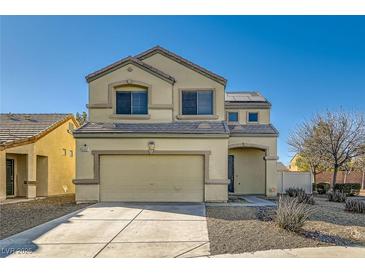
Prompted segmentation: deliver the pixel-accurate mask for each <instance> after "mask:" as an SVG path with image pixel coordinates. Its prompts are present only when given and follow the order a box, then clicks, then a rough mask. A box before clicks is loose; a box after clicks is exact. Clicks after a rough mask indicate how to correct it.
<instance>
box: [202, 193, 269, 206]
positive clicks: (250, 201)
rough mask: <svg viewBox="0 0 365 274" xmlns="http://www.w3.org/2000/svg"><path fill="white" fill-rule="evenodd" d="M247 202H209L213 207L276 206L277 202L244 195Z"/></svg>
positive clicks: (208, 204)
mask: <svg viewBox="0 0 365 274" xmlns="http://www.w3.org/2000/svg"><path fill="white" fill-rule="evenodd" d="M242 198H243V199H244V200H245V201H246V202H243V203H242V202H227V203H207V204H206V205H207V206H211V207H276V203H274V202H272V201H269V200H266V199H261V198H258V197H256V196H253V195H242Z"/></svg>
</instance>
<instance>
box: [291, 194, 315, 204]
mask: <svg viewBox="0 0 365 274" xmlns="http://www.w3.org/2000/svg"><path fill="white" fill-rule="evenodd" d="M296 199H297V202H298V203H305V204H309V205H314V204H315V202H314V198H313V195H312V194H307V193H305V192H299V193H298V195H297V197H296Z"/></svg>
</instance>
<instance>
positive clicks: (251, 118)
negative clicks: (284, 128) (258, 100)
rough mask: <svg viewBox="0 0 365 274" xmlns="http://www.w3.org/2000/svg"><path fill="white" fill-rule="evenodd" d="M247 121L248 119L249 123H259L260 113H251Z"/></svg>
mask: <svg viewBox="0 0 365 274" xmlns="http://www.w3.org/2000/svg"><path fill="white" fill-rule="evenodd" d="M247 119H248V122H249V123H258V122H259V113H258V112H249V113H248V117H247Z"/></svg>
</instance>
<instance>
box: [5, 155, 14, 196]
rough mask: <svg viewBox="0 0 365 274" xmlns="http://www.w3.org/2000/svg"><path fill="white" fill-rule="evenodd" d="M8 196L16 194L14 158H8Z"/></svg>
mask: <svg viewBox="0 0 365 274" xmlns="http://www.w3.org/2000/svg"><path fill="white" fill-rule="evenodd" d="M6 196H8V197H12V196H15V184H14V160H13V159H6Z"/></svg>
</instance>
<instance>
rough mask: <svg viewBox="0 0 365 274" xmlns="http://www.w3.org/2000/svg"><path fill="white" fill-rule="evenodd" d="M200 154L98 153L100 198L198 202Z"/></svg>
mask: <svg viewBox="0 0 365 274" xmlns="http://www.w3.org/2000/svg"><path fill="white" fill-rule="evenodd" d="M203 180H204V163H203V156H198V155H105V156H100V200H101V201H125V202H132V201H134V202H202V201H203V193H204V185H203Z"/></svg>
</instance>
